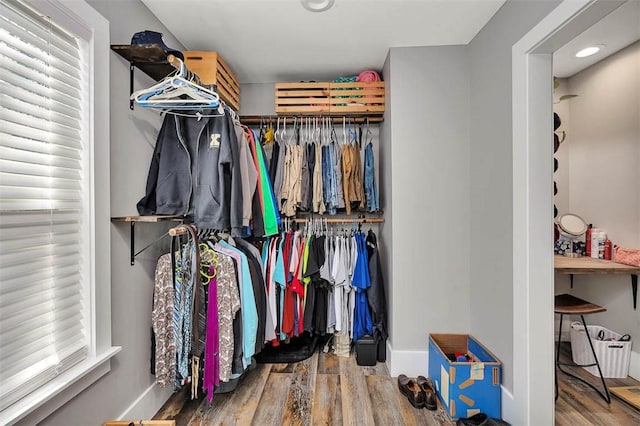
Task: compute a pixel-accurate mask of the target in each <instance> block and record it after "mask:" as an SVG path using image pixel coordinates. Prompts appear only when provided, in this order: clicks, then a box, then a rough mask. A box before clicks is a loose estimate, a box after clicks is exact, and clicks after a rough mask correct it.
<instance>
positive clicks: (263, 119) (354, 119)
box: [240, 114, 383, 125]
mask: <svg viewBox="0 0 640 426" xmlns="http://www.w3.org/2000/svg"><path fill="white" fill-rule="evenodd" d="M278 117H279V118H284V117H286V118H287V121H290V120H292V119H293V118H294V117H297V118H298V120H301V119H306V118H312V119H313V118H318V117H319V118H331V121H332V122H333V123H334V124H336V123H342V118H343V117H344V118H346V119H347V120H351V123H354V124H360V123H366V122H367V119H368V120H369V123H381V122H382V121H383V117H382V116H379V115H378V116H363V115H359V116H354V115H344V116H342V115H340V116H336V115H331V116H330V115H322V114H320V115H241V116H240V122H241V123H242V124H246V125H249V124H261V123H268V122H269V121H271V122H272V123H275V122H276V120H277V119H278Z"/></svg>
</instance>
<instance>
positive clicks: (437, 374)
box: [429, 334, 502, 419]
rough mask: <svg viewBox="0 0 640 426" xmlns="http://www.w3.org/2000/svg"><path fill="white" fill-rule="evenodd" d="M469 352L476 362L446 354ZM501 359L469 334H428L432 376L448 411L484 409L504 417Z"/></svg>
mask: <svg viewBox="0 0 640 426" xmlns="http://www.w3.org/2000/svg"><path fill="white" fill-rule="evenodd" d="M455 352H461V353H463V354H469V355H470V356H471V357H472V358H473V359H474V360H475V361H476V362H454V361H451V360H450V359H449V358H448V357H447V354H453V353H455ZM501 376H502V363H501V362H500V361H498V359H497V358H496V357H495V355H493V354H492V353H491V352H489V350H488V349H487V348H485V347H484V346H483V345H482V344H481V343H480V342H478V341H477V340H476V339H475V338H473V337H472V336H470V335H468V334H429V377H431V380H433V383H434V385H435V388H436V389H435V390H436V394H437V395H438V397H439V398H440V401H441V402H442V405H443V406H444V408H445V409H446V410H447V412H448V413H449V415H450V416H451V417H452V418H454V419H456V418H461V417H471V416H473V415H474V414H477V413H479V412H482V413H484V414H486V415H488V416H489V417H493V418H498V419H499V418H501V389H500V382H501Z"/></svg>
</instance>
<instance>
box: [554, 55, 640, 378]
mask: <svg viewBox="0 0 640 426" xmlns="http://www.w3.org/2000/svg"><path fill="white" fill-rule="evenodd" d="M568 90H569V91H570V92H571V93H575V94H577V95H579V96H578V97H577V98H574V99H572V100H571V101H569V109H570V120H569V121H568V125H569V129H568V130H567V131H568V134H569V136H568V138H567V146H566V147H565V148H568V151H569V162H570V177H569V180H568V187H565V188H564V189H563V191H566V192H568V194H569V209H570V211H571V212H573V213H576V214H578V215H580V216H582V218H583V219H584V220H585V221H587V222H588V223H593V226H594V227H597V228H602V229H604V230H606V232H607V235H608V237H609V239H610V240H611V241H612V242H613V243H614V244H618V245H621V246H625V247H636V248H640V42H636V43H635V44H633V45H631V46H629V47H627V48H626V49H624V50H622V51H620V52H618V53H616V54H614V55H612V56H610V57H608V58H606V59H604V60H603V61H601V62H599V63H597V64H595V65H593V66H591V67H589V68H587V69H586V70H584V71H582V72H580V73H578V74H576V75H574V76H572V77H571V78H569V79H568ZM568 281H569V278H568V276H565V275H561V274H556V289H555V290H556V293H561V292H567V291H569V284H568ZM630 282H631V280H630V278H629V276H628V275H619V276H618V275H615V276H612V275H608V276H603V275H580V276H575V277H574V288H573V290H571V293H572V294H574V295H576V296H578V297H582V298H584V299H586V300H589V301H591V302H593V303H597V304H600V305H603V306H605V307H606V308H607V312H605V313H602V314H597V315H591V316H589V317H588V318H587V321H588V322H589V323H591V324H597V325H601V326H603V327H606V328H609V329H611V330H613V331H616V332H618V333H621V334H625V333H628V334H630V335H631V337H632V340H633V341H634V342H640V310H636V311H634V310H633V305H632V293H631V285H630ZM633 349H634V350H633V352H634V353H633V357H632V365H631V368H630V375H632V376H634V377H636V378H640V345H638V344H634V348H633Z"/></svg>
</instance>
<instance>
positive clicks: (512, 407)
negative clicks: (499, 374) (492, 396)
mask: <svg viewBox="0 0 640 426" xmlns="http://www.w3.org/2000/svg"><path fill="white" fill-rule="evenodd" d="M500 389H501V391H502V392H501V397H502V401H501V407H502V413H501V414H500V415H501V416H502V420H504V421H506V422H509V423H511V424H516V419H518V413H517V408H516V403H515V401H514V400H513V394H512V393H511V392H510V391H509V390H508V389H507V388H505V387H504V385H501V386H500Z"/></svg>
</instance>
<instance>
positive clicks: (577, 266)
mask: <svg viewBox="0 0 640 426" xmlns="http://www.w3.org/2000/svg"><path fill="white" fill-rule="evenodd" d="M553 264H554V266H553V267H554V269H555V270H556V271H558V272H562V273H564V274H576V275H577V274H640V268H638V267H636V266H629V265H623V264H622V263H615V262H612V261H610V260H601V259H594V258H592V257H586V256H582V257H565V256H560V255H555V256H554V258H553Z"/></svg>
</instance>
